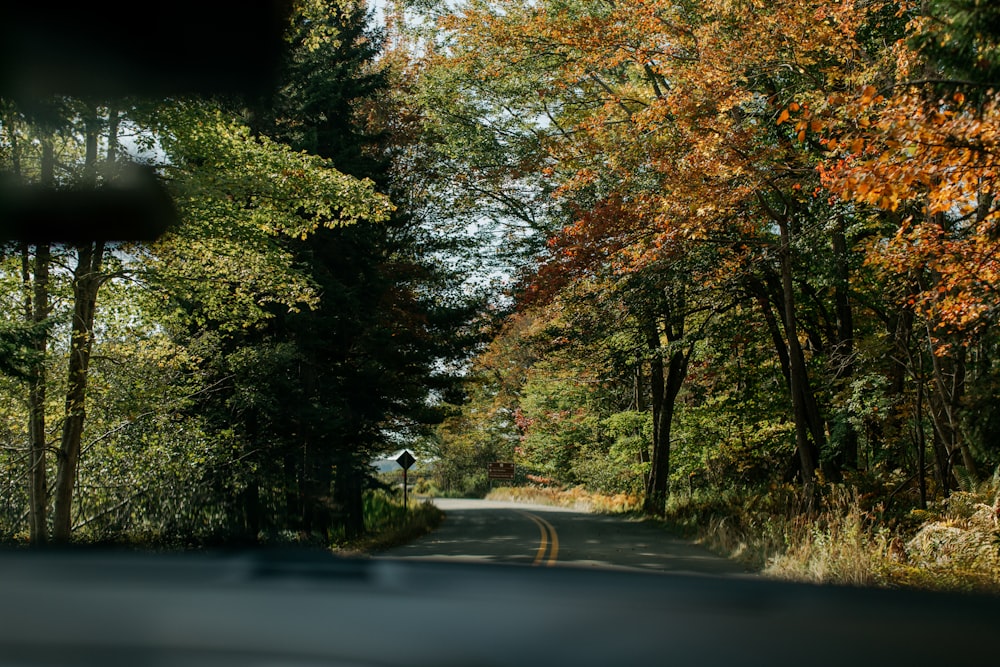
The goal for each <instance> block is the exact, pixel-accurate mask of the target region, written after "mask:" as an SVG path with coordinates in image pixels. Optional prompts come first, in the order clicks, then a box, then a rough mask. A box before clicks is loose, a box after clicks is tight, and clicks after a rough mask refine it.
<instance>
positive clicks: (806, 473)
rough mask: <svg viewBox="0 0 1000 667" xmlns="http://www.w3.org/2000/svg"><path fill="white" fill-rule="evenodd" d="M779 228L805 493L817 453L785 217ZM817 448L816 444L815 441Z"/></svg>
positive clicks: (780, 219) (790, 376)
mask: <svg viewBox="0 0 1000 667" xmlns="http://www.w3.org/2000/svg"><path fill="white" fill-rule="evenodd" d="M777 222H778V229H779V233H780V238H781V253H780V255H781V287H782V292H783V293H784V294H783V296H784V307H785V333H786V338H787V339H788V340H787V342H788V362H789V374H788V381H789V386H790V393H791V395H792V409H793V411H794V415H795V444H796V447H797V448H798V452H799V463H800V465H801V468H802V484H803V486H804V487H805V489H806V490H807V492H809V491H811V490H812V484H813V479H814V478H815V475H816V456H815V454H814V452H813V449H812V446H811V443H810V441H809V430H810V429H809V415H808V412H807V407H806V401H805V393H804V392H805V387H804V386H803V380H804V379H805V377H806V370H805V356H804V355H803V354H802V346H801V345H800V344H799V334H798V327H797V326H796V323H795V293H794V291H793V289H792V287H793V286H792V257H791V253H792V250H791V239H790V235H789V230H788V219H787V217H786V216H777ZM816 445H817V448H818V445H819V443H816Z"/></svg>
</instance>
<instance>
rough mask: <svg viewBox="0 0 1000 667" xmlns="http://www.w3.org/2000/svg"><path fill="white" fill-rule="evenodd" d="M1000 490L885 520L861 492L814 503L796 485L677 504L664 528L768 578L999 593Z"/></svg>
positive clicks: (834, 488)
mask: <svg viewBox="0 0 1000 667" xmlns="http://www.w3.org/2000/svg"><path fill="white" fill-rule="evenodd" d="M998 511H1000V483H998V481H997V480H996V479H994V480H991V481H989V482H986V483H983V484H980V485H979V486H977V487H976V488H974V489H971V490H969V491H959V492H954V493H952V494H951V496H950V497H949V498H947V499H946V500H943V501H939V502H937V503H934V504H932V505H930V506H929V507H928V509H927V510H911V511H909V512H908V513H905V514H903V515H901V516H898V517H894V518H893V519H891V520H890V519H888V518H887V517H885V515H884V513H883V512H882V507H881V505H879V504H878V503H876V502H875V501H874V499H872V498H868V497H863V496H861V495H860V494H859V493H858V491H857V490H856V489H851V488H848V487H844V486H838V485H827V487H826V488H825V489H824V492H823V493H822V494H821V496H820V499H819V500H818V501H817V504H816V506H814V507H812V508H807V507H803V506H802V502H801V499H800V497H799V495H798V494H797V492H796V491H795V490H794V489H793V488H791V487H788V488H784V487H782V488H777V489H771V490H769V492H768V493H749V492H729V493H719V494H717V495H714V496H711V495H703V496H700V497H699V496H689V497H682V498H674V499H671V502H670V503H669V504H668V508H667V514H666V521H667V524H668V525H669V526H671V527H673V528H675V529H677V530H679V531H681V532H682V533H683V534H685V535H687V536H689V537H691V538H694V539H696V540H697V541H698V542H700V543H702V544H704V545H705V546H707V547H709V548H710V549H712V550H713V551H715V552H716V553H718V554H720V555H724V556H727V557H730V558H733V559H736V560H738V561H740V562H742V563H743V564H744V565H746V566H748V567H749V568H751V569H754V570H756V571H759V572H760V573H761V574H762V575H764V576H767V577H774V578H779V579H786V580H795V581H808V582H816V583H835V584H845V585H855V586H880V587H893V588H897V587H915V588H929V589H939V590H961V591H981V592H991V593H1000V522H998Z"/></svg>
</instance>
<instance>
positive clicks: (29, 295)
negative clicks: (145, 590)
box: [21, 135, 55, 546]
mask: <svg viewBox="0 0 1000 667" xmlns="http://www.w3.org/2000/svg"><path fill="white" fill-rule="evenodd" d="M41 144H42V160H41V165H40V182H41V185H42V186H43V187H51V186H52V185H53V182H54V180H55V152H54V149H53V145H52V138H51V137H50V136H48V135H45V136H44V137H43V138H42V141H41ZM51 260H52V256H51V250H50V248H49V245H48V244H46V243H40V244H38V245H37V246H35V257H34V267H33V269H34V270H33V271H30V270H29V251H28V246H27V244H25V245H24V246H23V247H22V249H21V261H22V264H21V271H22V278H23V280H24V285H25V292H26V294H25V297H26V298H25V317H26V319H27V320H28V321H29V322H30V323H31V324H33V325H35V326H36V327H41V326H42V325H43V323H44V322H45V320H46V319H48V317H49V264H50V263H51ZM31 274H33V275H31ZM29 283H30V285H29ZM32 348H33V349H32V351H33V352H34V353H35V355H36V358H35V360H34V361H33V363H32V368H31V379H30V381H29V388H28V439H29V447H28V449H29V451H28V470H29V473H28V520H29V537H30V540H31V544H32V545H33V546H43V545H45V544H46V543H47V542H48V541H49V528H48V504H49V497H48V474H47V471H46V456H45V452H46V446H47V442H46V438H45V436H46V434H45V397H46V382H47V380H48V378H47V377H46V370H45V359H46V356H47V354H48V332H47V330H46V329H43V328H39V329H38V330H37V332H36V338H35V340H34V344H33V346H32Z"/></svg>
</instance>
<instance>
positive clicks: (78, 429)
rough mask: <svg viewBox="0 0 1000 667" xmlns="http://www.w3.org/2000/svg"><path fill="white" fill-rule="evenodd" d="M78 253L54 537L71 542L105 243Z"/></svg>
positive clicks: (80, 249)
mask: <svg viewBox="0 0 1000 667" xmlns="http://www.w3.org/2000/svg"><path fill="white" fill-rule="evenodd" d="M77 252H78V261H77V265H76V270H75V271H74V272H73V332H72V337H71V339H70V341H71V342H70V355H69V373H68V377H67V386H66V408H65V421H64V422H63V430H62V441H61V444H60V448H59V469H58V473H57V475H56V487H55V492H54V505H53V519H52V537H53V539H54V540H56V541H59V542H66V541H69V539H70V533H71V531H72V523H71V509H72V502H73V488H74V486H75V484H76V471H77V466H78V463H79V458H80V443H81V441H82V439H83V426H84V422H85V421H86V417H87V412H86V399H87V379H88V372H89V369H90V354H91V349H92V347H93V343H94V340H93V330H94V311H95V308H96V305H97V292H98V290H99V289H100V286H101V261H102V259H103V255H104V244H103V242H97V243H89V244H86V245H82V246H79V247H78V249H77Z"/></svg>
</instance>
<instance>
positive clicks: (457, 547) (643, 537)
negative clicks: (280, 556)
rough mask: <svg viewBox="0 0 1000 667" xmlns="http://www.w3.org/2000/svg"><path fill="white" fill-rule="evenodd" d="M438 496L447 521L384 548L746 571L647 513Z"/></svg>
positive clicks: (496, 558)
mask: <svg viewBox="0 0 1000 667" xmlns="http://www.w3.org/2000/svg"><path fill="white" fill-rule="evenodd" d="M433 502H434V504H435V505H437V506H438V507H440V508H441V509H442V510H443V511H444V512H445V520H444V522H443V523H442V524H441V526H440V527H439V528H438V529H437V530H435V531H433V532H431V533H430V534H428V535H425V536H424V537H422V538H420V539H418V540H416V541H414V542H412V543H410V544H408V545H405V546H401V547H396V548H394V549H391V550H389V551H386V552H383V553H382V554H380V556H383V557H391V558H413V559H423V560H441V561H486V562H496V563H520V564H524V565H534V566H537V567H552V566H576V567H585V568H588V567H589V568H612V569H629V570H646V571H648V570H654V571H661V572H678V573H679V572H684V573H695V574H707V575H733V574H742V573H745V570H744V568H742V567H741V566H740V565H739V564H737V563H735V562H733V561H730V560H727V559H725V558H720V557H719V556H716V555H714V554H712V553H711V552H710V551H708V550H707V549H705V548H704V547H701V546H699V545H697V544H693V543H691V542H688V541H686V540H683V539H680V538H677V537H674V536H672V535H670V534H669V533H667V532H666V531H664V530H663V528H661V527H659V526H657V525H655V524H654V523H652V522H648V521H639V520H629V519H625V518H622V517H618V516H613V515H602V514H589V513H585V512H577V511H573V510H568V509H562V508H558V507H549V506H544V505H528V504H522V503H509V502H496V501H488V500H457V499H444V498H441V499H435V500H434V501H433Z"/></svg>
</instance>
